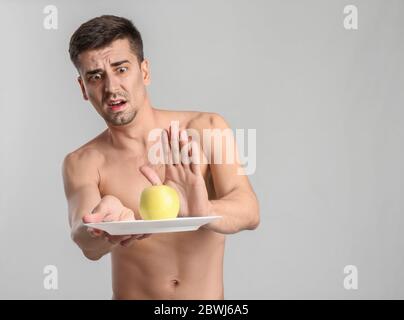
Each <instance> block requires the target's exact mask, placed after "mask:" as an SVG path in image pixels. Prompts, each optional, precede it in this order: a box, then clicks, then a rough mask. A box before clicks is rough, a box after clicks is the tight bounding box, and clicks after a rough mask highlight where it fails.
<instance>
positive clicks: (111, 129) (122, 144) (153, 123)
mask: <svg viewBox="0 0 404 320" xmlns="http://www.w3.org/2000/svg"><path fill="white" fill-rule="evenodd" d="M107 125H108V130H107V131H108V136H109V139H110V141H111V143H112V145H113V146H114V147H116V148H119V149H128V150H131V149H136V147H137V146H139V144H140V145H143V146H147V145H148V142H147V141H148V135H149V132H150V130H152V129H154V128H157V127H158V125H157V115H156V111H155V110H154V109H153V107H152V106H151V105H150V104H145V105H144V106H143V107H142V108H141V109H140V110H138V112H137V113H136V116H135V118H134V119H133V120H132V122H130V123H128V124H125V125H123V126H114V125H110V124H107Z"/></svg>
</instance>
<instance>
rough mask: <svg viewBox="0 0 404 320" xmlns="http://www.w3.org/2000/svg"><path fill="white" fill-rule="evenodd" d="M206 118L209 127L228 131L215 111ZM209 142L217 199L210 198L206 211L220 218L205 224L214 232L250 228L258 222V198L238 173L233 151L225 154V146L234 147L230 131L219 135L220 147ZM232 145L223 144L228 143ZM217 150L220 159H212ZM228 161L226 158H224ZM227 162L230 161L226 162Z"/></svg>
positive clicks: (236, 158)
mask: <svg viewBox="0 0 404 320" xmlns="http://www.w3.org/2000/svg"><path fill="white" fill-rule="evenodd" d="M209 117H210V119H209V122H210V127H211V129H220V130H221V131H222V133H223V132H226V131H227V132H230V128H229V126H228V125H227V123H226V121H225V120H224V119H223V118H222V117H221V116H219V115H217V114H211V115H210V116H209ZM213 139H214V137H212V141H211V143H210V146H211V155H212V156H211V162H210V168H211V173H212V178H213V184H214V188H215V191H216V195H217V198H218V199H217V200H210V201H209V202H210V210H209V211H210V212H209V215H218V216H222V219H219V220H217V221H214V222H211V223H209V224H207V225H206V226H205V228H207V229H210V230H213V231H216V232H218V233H224V234H231V233H236V232H239V231H242V230H246V229H247V230H253V229H255V228H257V227H258V225H259V222H260V214H259V204H258V199H257V197H256V195H255V193H254V191H253V189H252V187H251V184H250V182H249V180H248V177H247V176H246V175H239V174H238V171H243V170H242V168H241V166H240V163H239V157H238V154H237V152H234V154H233V155H231V154H226V150H227V149H229V150H232V149H233V150H235V151H236V150H237V145H236V141H235V139H234V136H233V134H230V135H226V134H224V135H223V136H222V143H221V146H222V147H221V148H218V147H215V142H214V141H213ZM229 143H230V144H233V148H226V146H227V145H228V144H229ZM217 152H220V153H221V159H222V163H214V162H215V157H216V158H218V155H217V154H216V153H217ZM230 153H231V152H230ZM229 157H231V158H230V160H232V161H226V160H227V159H229ZM228 162H231V163H228Z"/></svg>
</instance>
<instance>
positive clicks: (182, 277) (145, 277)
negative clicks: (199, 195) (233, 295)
mask: <svg viewBox="0 0 404 320" xmlns="http://www.w3.org/2000/svg"><path fill="white" fill-rule="evenodd" d="M224 246H225V237H224V235H222V234H218V233H215V232H212V231H209V230H207V229H199V230H197V231H193V232H178V233H161V234H153V235H152V236H151V237H149V238H146V239H144V240H140V241H135V242H134V244H133V245H132V246H131V247H129V248H124V247H121V246H119V247H116V248H115V249H114V250H113V251H112V253H111V259H112V287H113V299H162V300H165V299H224V292H223V255H224Z"/></svg>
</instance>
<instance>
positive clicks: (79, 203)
mask: <svg viewBox="0 0 404 320" xmlns="http://www.w3.org/2000/svg"><path fill="white" fill-rule="evenodd" d="M99 161H100V155H99V154H98V153H97V152H96V151H95V150H87V151H85V152H75V153H70V154H68V155H67V156H66V157H65V159H64V161H63V167H62V173H63V182H64V189H65V194H66V199H67V202H68V211H69V224H70V227H71V237H72V239H73V241H74V242H75V243H76V244H77V245H78V246H79V247H80V249H81V250H82V251H83V254H84V255H85V256H86V257H87V258H88V259H90V260H98V259H100V258H101V257H102V256H104V255H105V254H107V253H109V252H110V251H111V250H112V249H113V248H114V247H115V246H116V245H117V244H118V243H120V244H122V245H125V246H126V245H129V243H130V242H131V240H133V238H132V237H131V236H119V237H118V236H116V237H112V236H109V235H108V234H106V233H105V232H101V231H100V230H88V228H87V227H86V226H84V223H83V220H84V221H85V222H99V221H103V220H104V218H105V217H106V216H107V215H108V214H107V212H109V213H111V212H113V213H115V215H113V216H112V217H111V215H109V216H110V217H109V219H108V220H128V219H131V218H132V219H133V217H134V215H133V212H132V211H131V210H130V209H128V208H125V207H124V206H123V205H122V203H121V202H120V201H119V199H117V198H115V197H113V196H105V197H103V198H102V199H101V195H100V192H99V189H98V183H99V174H98V169H97V167H98V163H99ZM91 213H94V214H91Z"/></svg>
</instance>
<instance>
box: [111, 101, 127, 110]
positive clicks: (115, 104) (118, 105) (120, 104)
mask: <svg viewBox="0 0 404 320" xmlns="http://www.w3.org/2000/svg"><path fill="white" fill-rule="evenodd" d="M107 105H108V108H109V109H110V110H112V111H117V110H122V109H123V108H125V106H126V100H124V99H118V100H109V101H108V102H107Z"/></svg>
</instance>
